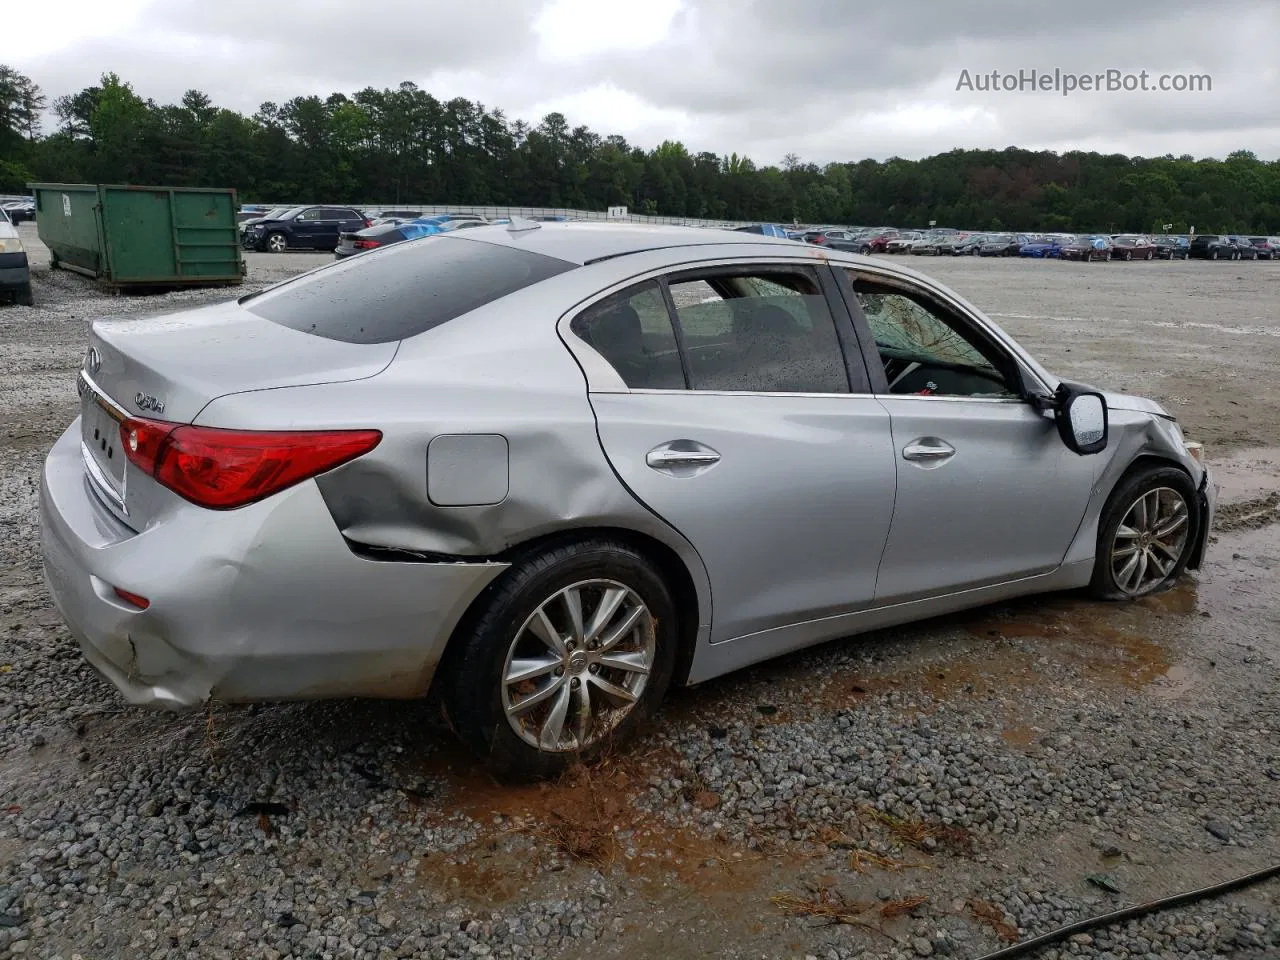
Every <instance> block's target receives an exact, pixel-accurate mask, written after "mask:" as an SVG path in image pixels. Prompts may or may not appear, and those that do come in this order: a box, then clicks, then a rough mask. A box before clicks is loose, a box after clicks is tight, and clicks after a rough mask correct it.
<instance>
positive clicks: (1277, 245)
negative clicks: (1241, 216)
mask: <svg viewBox="0 0 1280 960" xmlns="http://www.w3.org/2000/svg"><path fill="white" fill-rule="evenodd" d="M1249 242H1250V243H1251V244H1253V249H1254V250H1256V251H1258V259H1260V260H1277V259H1280V237H1250V238H1249Z"/></svg>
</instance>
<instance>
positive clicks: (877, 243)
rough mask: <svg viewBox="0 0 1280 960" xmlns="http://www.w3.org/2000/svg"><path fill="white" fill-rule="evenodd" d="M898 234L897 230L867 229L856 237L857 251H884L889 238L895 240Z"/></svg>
mask: <svg viewBox="0 0 1280 960" xmlns="http://www.w3.org/2000/svg"><path fill="white" fill-rule="evenodd" d="M899 235H900V232H899V231H897V230H868V231H864V232H863V233H861V234H859V235H858V237H857V241H858V246H857V247H856V252H858V253H884V251H885V248H886V247H888V246H889V241H890V240H895V239H897V238H898V236H899Z"/></svg>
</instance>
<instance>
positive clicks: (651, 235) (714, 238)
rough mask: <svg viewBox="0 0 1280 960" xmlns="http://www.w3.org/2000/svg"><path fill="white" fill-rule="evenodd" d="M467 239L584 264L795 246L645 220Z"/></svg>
mask: <svg viewBox="0 0 1280 960" xmlns="http://www.w3.org/2000/svg"><path fill="white" fill-rule="evenodd" d="M466 237H467V239H470V240H483V241H485V242H487V243H496V244H502V245H504V246H509V247H519V248H520V249H521V250H528V251H529V252H530V253H540V254H542V255H543V256H546V257H556V258H558V259H560V260H567V261H568V262H570V263H577V264H585V263H592V262H594V261H597V260H606V259H610V258H612V257H620V256H625V255H626V254H630V253H640V252H642V251H645V250H665V249H669V248H672V247H695V246H725V245H728V244H735V243H740V244H744V245H751V246H755V247H759V246H761V245H776V246H778V247H780V248H782V249H784V250H788V251H791V250H795V248H796V243H795V241H794V240H784V239H782V238H781V237H771V236H769V235H768V234H760V233H739V232H737V231H735V230H716V229H711V228H706V227H677V226H667V225H658V224H647V223H605V222H600V221H594V222H593V221H578V222H574V221H570V222H567V223H539V224H538V226H537V228H536V229H528V230H516V231H512V230H510V229H509V227H507V226H502V225H496V226H492V227H473V228H472V229H470V230H467V231H466Z"/></svg>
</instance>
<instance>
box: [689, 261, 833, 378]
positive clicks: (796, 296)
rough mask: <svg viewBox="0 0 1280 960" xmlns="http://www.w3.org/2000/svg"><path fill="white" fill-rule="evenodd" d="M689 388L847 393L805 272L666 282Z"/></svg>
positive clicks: (816, 292) (767, 270)
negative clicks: (679, 336)
mask: <svg viewBox="0 0 1280 960" xmlns="http://www.w3.org/2000/svg"><path fill="white" fill-rule="evenodd" d="M669 287H670V292H671V299H672V302H673V303H674V304H675V308H676V318H677V322H678V324H679V330H680V335H681V339H682V345H683V347H684V351H685V357H686V363H687V367H688V371H689V386H690V388H691V389H693V390H714V391H750V392H765V393H848V392H849V377H848V373H847V371H846V369H845V365H844V354H843V353H842V351H841V348H840V342H839V339H838V337H837V335H836V329H835V323H834V321H833V319H832V316H831V312H830V310H829V309H828V306H827V300H826V297H825V296H824V295H823V293H822V289H821V287H819V285H818V278H817V275H816V274H815V273H813V271H811V270H808V269H803V268H799V269H797V268H791V269H788V268H778V267H772V268H771V267H761V268H760V269H758V270H741V269H737V270H728V269H727V270H726V271H725V272H723V273H720V274H715V273H707V272H700V273H699V275H698V277H697V278H696V279H693V278H681V277H679V276H677V277H674V278H672V279H671V280H670V281H669Z"/></svg>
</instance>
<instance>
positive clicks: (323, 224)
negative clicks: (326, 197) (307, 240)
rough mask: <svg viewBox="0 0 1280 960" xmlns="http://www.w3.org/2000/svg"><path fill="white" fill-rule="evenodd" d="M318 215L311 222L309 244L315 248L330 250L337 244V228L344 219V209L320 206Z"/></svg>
mask: <svg viewBox="0 0 1280 960" xmlns="http://www.w3.org/2000/svg"><path fill="white" fill-rule="evenodd" d="M317 213H318V217H317V219H316V220H315V221H313V222H312V224H311V229H312V234H311V246H312V247H314V248H315V249H316V250H332V249H334V248H335V247H336V246H337V245H338V229H339V228H340V227H341V225H342V223H343V219H344V216H343V214H344V211H342V210H338V209H335V208H333V207H321V208H320V209H319V210H318V211H317Z"/></svg>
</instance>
